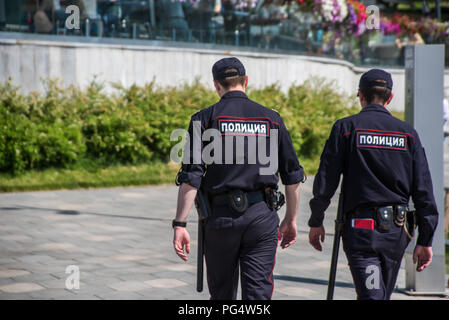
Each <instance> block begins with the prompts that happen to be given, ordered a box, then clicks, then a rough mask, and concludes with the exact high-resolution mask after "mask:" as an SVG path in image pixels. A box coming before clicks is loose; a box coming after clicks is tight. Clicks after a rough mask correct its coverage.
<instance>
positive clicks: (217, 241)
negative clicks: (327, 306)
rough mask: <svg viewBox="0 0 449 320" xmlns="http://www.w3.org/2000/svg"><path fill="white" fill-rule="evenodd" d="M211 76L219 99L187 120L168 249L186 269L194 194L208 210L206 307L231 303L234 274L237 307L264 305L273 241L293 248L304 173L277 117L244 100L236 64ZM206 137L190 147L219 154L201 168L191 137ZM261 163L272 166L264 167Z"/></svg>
mask: <svg viewBox="0 0 449 320" xmlns="http://www.w3.org/2000/svg"><path fill="white" fill-rule="evenodd" d="M212 74H213V79H214V86H215V89H216V91H217V93H218V95H219V96H220V98H221V99H220V101H219V102H217V103H216V104H214V105H212V106H211V107H209V108H207V109H203V110H201V111H199V112H197V113H195V114H194V115H193V116H192V118H191V122H190V126H189V130H188V132H189V137H191V138H190V142H188V143H186V146H185V149H184V153H186V151H189V154H190V155H189V157H187V159H186V157H185V158H184V159H183V164H182V168H181V171H180V172H179V173H178V176H177V180H178V184H180V188H179V193H178V206H177V213H176V218H175V220H174V221H173V226H174V240H173V245H174V249H175V252H176V253H177V254H178V256H179V257H180V258H181V259H183V260H185V261H186V260H187V254H188V253H189V252H190V237H189V233H188V232H187V230H186V228H185V227H186V219H187V215H188V212H189V210H190V208H191V207H192V204H193V202H194V199H195V196H196V194H197V190H198V189H199V188H201V190H202V191H203V192H204V193H205V194H207V198H208V199H209V202H210V207H211V216H210V217H209V218H208V220H207V222H206V225H205V228H204V255H205V261H206V267H207V283H208V287H209V292H210V295H211V299H232V300H235V299H236V297H237V286H238V278H239V269H240V278H241V287H242V299H244V300H247V299H257V300H268V299H271V296H272V293H273V268H274V265H275V254H276V248H277V245H278V241H279V239H281V240H282V241H281V247H282V248H287V247H288V246H290V245H291V244H293V243H294V242H295V241H296V233H297V227H296V219H297V211H298V203H299V183H300V182H301V181H303V179H304V171H303V168H302V167H301V166H300V165H299V162H298V159H297V156H296V153H295V150H294V149H293V145H292V142H291V139H290V136H289V134H288V132H287V129H286V128H285V125H284V123H283V121H282V119H281V117H280V115H279V114H278V113H277V112H275V111H273V110H270V109H268V108H265V107H263V106H261V105H259V104H257V103H255V102H253V101H251V100H250V99H248V97H247V96H246V94H245V89H246V86H247V84H248V77H247V76H246V73H245V68H244V66H243V64H242V63H241V62H240V61H239V60H238V59H237V58H234V57H231V58H224V59H221V60H219V61H217V62H216V63H215V64H214V66H213V68H212ZM195 128H198V129H197V130H195ZM210 129H212V130H215V131H212V133H211V134H210V135H211V136H214V138H213V141H212V139H210V141H209V140H208V139H205V138H204V137H203V138H202V141H201V143H199V144H197V145H200V147H199V149H200V151H205V150H206V149H207V148H209V147H210V143H215V147H216V148H215V149H214V150H213V152H212V153H214V156H217V154H218V153H219V150H218V149H220V148H219V147H220V146H221V147H223V151H222V156H218V160H215V161H213V162H212V163H206V161H205V159H204V158H205V157H204V155H203V154H202V158H201V161H195V160H194V158H195V152H197V151H198V150H196V149H195V142H194V141H193V142H192V140H194V139H195V137H193V139H192V136H194V135H195V134H196V133H198V132H196V131H200V132H201V134H203V135H206V133H207V132H210ZM215 139H217V140H215ZM205 140H208V141H209V142H208V141H205ZM229 141H231V143H229ZM229 145H231V147H229ZM256 155H257V159H254V158H255V156H256ZM260 155H262V157H261V156H260ZM266 155H268V159H270V160H269V161H268V162H270V163H271V164H270V163H268V162H267V161H266V159H265V160H264V159H263V158H264V156H266ZM220 160H223V161H220ZM230 160H232V161H230ZM220 162H221V163H220ZM273 164H274V165H273ZM276 164H278V165H277V166H276ZM270 167H271V169H270ZM265 170H266V171H265ZM278 175H280V178H281V180H282V183H283V184H284V185H285V186H286V187H285V192H286V202H287V210H286V214H285V218H284V220H283V221H282V223H281V225H280V227H279V217H278V215H277V212H276V209H278V206H277V205H276V202H278V201H277V200H280V198H281V196H280V194H279V193H278V192H277V190H276V189H277V185H278V181H279V178H278ZM279 202H280V201H279ZM184 250H185V251H184Z"/></svg>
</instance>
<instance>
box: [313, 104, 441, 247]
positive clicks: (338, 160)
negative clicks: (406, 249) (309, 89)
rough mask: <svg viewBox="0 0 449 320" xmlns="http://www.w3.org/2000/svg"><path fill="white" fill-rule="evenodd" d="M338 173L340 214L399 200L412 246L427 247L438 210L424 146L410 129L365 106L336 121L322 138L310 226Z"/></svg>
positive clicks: (320, 212) (320, 219) (324, 205)
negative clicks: (414, 230) (411, 225)
mask: <svg viewBox="0 0 449 320" xmlns="http://www.w3.org/2000/svg"><path fill="white" fill-rule="evenodd" d="M341 173H343V176H344V179H343V193H344V205H343V207H344V213H347V212H350V211H352V210H354V209H355V208H357V207H368V206H372V207H374V206H382V205H394V204H397V205H399V204H403V205H407V204H408V202H409V199H410V197H412V199H413V203H414V206H415V209H416V217H417V225H418V230H419V236H418V242H417V243H418V244H420V245H424V246H430V245H431V243H432V238H433V233H434V231H435V228H436V225H437V221H438V212H437V207H436V204H435V199H434V196H433V190H432V180H431V177H430V172H429V167H428V164H427V159H426V155H425V152H424V148H423V147H422V145H421V142H420V140H419V136H418V133H417V132H416V131H415V129H414V128H413V127H412V126H411V125H409V124H407V123H406V122H403V121H401V120H399V119H397V118H395V117H393V116H392V115H391V114H390V112H389V111H388V110H387V109H386V108H385V107H383V106H381V105H377V104H371V105H368V106H366V107H365V108H363V109H362V111H361V112H360V113H358V114H356V115H353V116H350V117H347V118H344V119H340V120H338V121H337V122H336V123H335V124H334V126H333V128H332V132H331V134H330V137H329V139H328V140H327V142H326V145H325V147H324V150H323V153H322V155H321V163H320V167H319V170H318V174H317V175H316V177H315V181H314V185H313V196H314V197H313V199H312V200H310V208H311V211H312V215H311V217H310V220H309V226H310V227H318V226H321V225H322V223H323V219H324V211H325V210H326V209H327V207H328V206H329V204H330V200H331V198H332V196H333V195H334V193H335V191H336V189H337V187H338V184H339V181H340V174H341Z"/></svg>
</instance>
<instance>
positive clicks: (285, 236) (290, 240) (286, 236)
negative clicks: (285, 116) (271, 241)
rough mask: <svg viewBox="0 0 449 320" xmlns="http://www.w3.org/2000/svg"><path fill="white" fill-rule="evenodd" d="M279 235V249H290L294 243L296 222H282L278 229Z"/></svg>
mask: <svg viewBox="0 0 449 320" xmlns="http://www.w3.org/2000/svg"><path fill="white" fill-rule="evenodd" d="M279 233H280V238H281V239H282V241H281V248H282V249H285V248H288V247H290V246H291V245H292V244H294V243H295V242H296V233H297V227H296V221H295V220H293V221H292V220H286V219H284V220H282V223H281V226H280V227H279Z"/></svg>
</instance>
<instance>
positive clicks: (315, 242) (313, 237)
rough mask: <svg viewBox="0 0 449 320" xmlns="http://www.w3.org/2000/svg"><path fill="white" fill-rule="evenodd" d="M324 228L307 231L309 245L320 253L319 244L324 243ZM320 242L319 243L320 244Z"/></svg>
mask: <svg viewBox="0 0 449 320" xmlns="http://www.w3.org/2000/svg"><path fill="white" fill-rule="evenodd" d="M324 234H325V231H324V227H323V226H320V227H316V228H310V231H309V243H310V244H311V245H312V247H314V248H315V249H316V250H318V251H322V250H323V248H322V247H321V242H324ZM320 240H321V242H320Z"/></svg>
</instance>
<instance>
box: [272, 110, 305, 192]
mask: <svg viewBox="0 0 449 320" xmlns="http://www.w3.org/2000/svg"><path fill="white" fill-rule="evenodd" d="M278 153H279V154H278V157H279V175H280V177H281V181H282V183H283V184H284V185H291V184H296V183H299V182H304V181H305V174H304V169H303V167H302V166H301V165H300V164H299V161H298V157H297V155H296V152H295V148H293V143H292V140H291V138H290V134H289V133H288V131H287V128H286V127H285V124H284V122H283V121H282V118H281V117H279V150H278Z"/></svg>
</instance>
